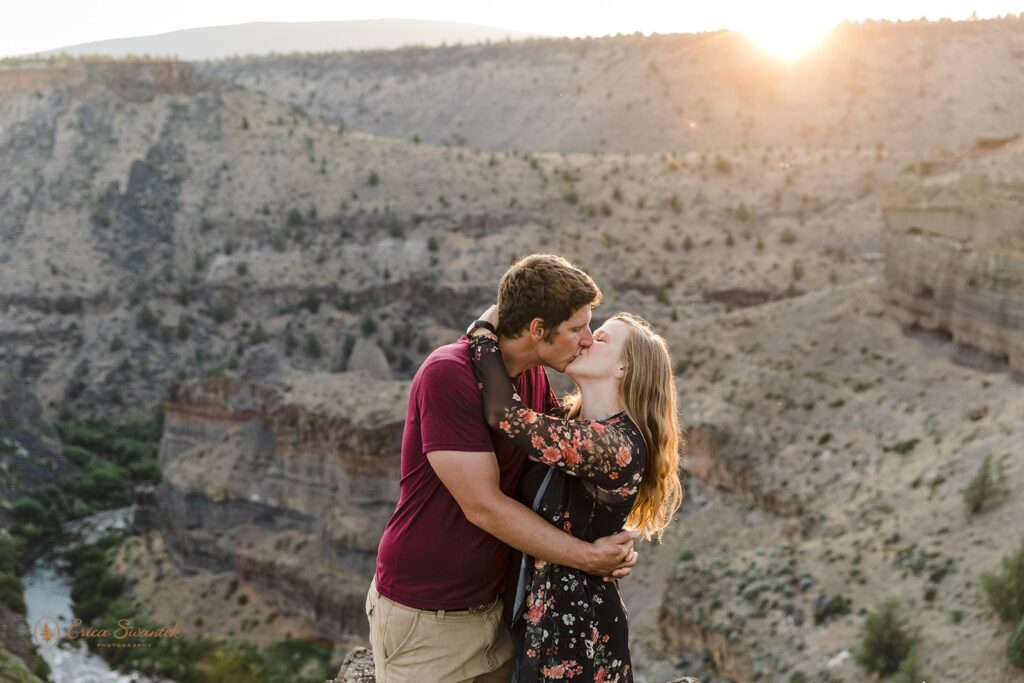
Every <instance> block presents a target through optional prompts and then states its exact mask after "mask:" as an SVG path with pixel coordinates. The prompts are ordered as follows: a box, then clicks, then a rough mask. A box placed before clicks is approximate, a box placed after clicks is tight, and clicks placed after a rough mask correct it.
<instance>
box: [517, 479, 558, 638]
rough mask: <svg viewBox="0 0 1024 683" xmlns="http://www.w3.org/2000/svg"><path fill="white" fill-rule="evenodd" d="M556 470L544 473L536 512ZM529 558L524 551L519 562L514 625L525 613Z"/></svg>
mask: <svg viewBox="0 0 1024 683" xmlns="http://www.w3.org/2000/svg"><path fill="white" fill-rule="evenodd" d="M554 471H555V468H554V467H549V468H548V473H547V474H545V475H544V481H542V482H541V484H540V488H539V489H537V495H536V496H534V497H533V511H534V512H536V511H537V508H538V507H540V499H541V498H543V497H544V491H546V490H547V488H548V482H549V481H551V473H552V472H554ZM529 558H530V556H529V555H527V554H526V553H523V561H522V562H520V563H519V581H518V582H516V599H515V603H514V604H513V607H512V620H511V622H510V623H511V624H513V625H515V623H516V621H518V620H519V617H520V616H521V615H522V613H523V602H524V601H525V600H526V567H527V564H526V563H527V561H528V560H529Z"/></svg>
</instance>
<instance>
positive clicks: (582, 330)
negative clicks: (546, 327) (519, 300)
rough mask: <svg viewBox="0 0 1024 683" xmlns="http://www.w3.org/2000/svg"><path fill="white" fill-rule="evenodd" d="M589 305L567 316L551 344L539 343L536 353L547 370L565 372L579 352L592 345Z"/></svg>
mask: <svg viewBox="0 0 1024 683" xmlns="http://www.w3.org/2000/svg"><path fill="white" fill-rule="evenodd" d="M590 316H591V311H590V304H587V305H585V306H581V307H580V308H578V309H577V310H576V312H575V313H573V314H572V315H571V316H569V319H568V320H566V321H564V322H562V324H561V325H559V326H558V328H557V332H556V334H555V337H554V339H552V340H551V342H550V343H549V342H545V341H543V340H542V341H540V342H539V343H538V344H537V353H538V355H540V360H541V362H542V363H543V364H544V365H546V366H548V367H549V368H554V369H555V370H558V371H559V372H565V366H566V365H568V364H569V363H570V362H571V361H572V360H573V359H574V358H576V356H578V355H579V354H580V351H582V350H583V349H585V348H587V347H588V346H590V345H591V344H593V343H594V337H593V336H592V335H591V334H590Z"/></svg>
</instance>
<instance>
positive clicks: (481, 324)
mask: <svg viewBox="0 0 1024 683" xmlns="http://www.w3.org/2000/svg"><path fill="white" fill-rule="evenodd" d="M478 327H482V328H484V329H485V330H487V331H488V332H490V333H491V334H493V335H495V336H497V334H498V331H497V330H496V329H494V325H492V324H490V323H489V322H487V321H486V320H474V321H473V323H472V324H471V325H470V326H469V329H468V330H466V334H467V335H470V334H472V333H473V330H475V329H476V328H478Z"/></svg>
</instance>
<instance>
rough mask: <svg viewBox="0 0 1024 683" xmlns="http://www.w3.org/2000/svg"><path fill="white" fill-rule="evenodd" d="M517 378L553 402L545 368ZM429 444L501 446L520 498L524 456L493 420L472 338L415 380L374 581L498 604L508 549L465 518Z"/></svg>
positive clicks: (509, 490) (424, 604)
mask: <svg viewBox="0 0 1024 683" xmlns="http://www.w3.org/2000/svg"><path fill="white" fill-rule="evenodd" d="M517 384H518V389H519V395H520V396H521V397H522V399H523V403H525V404H526V405H527V406H529V407H530V408H532V409H533V410H536V411H538V412H546V411H547V410H548V409H549V408H550V407H551V406H553V405H555V395H554V393H552V391H551V387H550V385H549V384H548V378H547V375H546V374H545V373H544V369H543V368H540V367H536V368H531V369H529V370H526V371H525V372H523V373H522V374H521V375H520V376H519V377H518V378H517ZM431 451H465V452H479V451H494V453H495V455H496V456H497V459H498V466H499V468H500V471H501V475H500V476H501V483H500V486H501V490H502V491H503V492H504V493H505V495H507V496H510V497H512V498H514V497H515V495H516V485H517V484H518V481H519V475H520V473H521V471H522V468H523V463H524V461H525V459H526V455H525V454H524V453H523V452H522V451H519V450H518V449H516V448H514V447H513V446H512V443H511V441H509V440H508V439H503V438H501V437H499V436H497V435H496V434H492V433H491V431H490V430H489V429H488V428H487V424H486V423H485V422H484V413H483V403H482V401H481V397H480V389H479V387H478V386H477V381H476V375H474V374H473V366H472V364H471V363H470V360H469V340H468V339H467V338H466V337H462V338H461V339H459V341H457V342H455V343H454V344H449V345H447V346H442V347H441V348H439V349H437V350H436V351H434V352H433V353H431V354H430V355H429V356H427V359H426V360H425V361H424V362H423V365H422V366H421V367H420V369H419V371H418V372H417V373H416V377H415V378H414V379H413V381H412V387H411V389H410V391H409V407H408V410H407V412H406V415H405V432H404V433H403V435H402V479H401V482H400V484H399V486H400V493H399V497H398V505H397V506H396V508H395V513H394V514H393V515H392V516H391V520H390V521H389V522H388V524H387V526H386V527H385V528H384V536H383V537H382V538H381V540H380V547H379V548H378V549H377V576H376V585H377V590H378V592H380V594H381V595H383V596H384V597H386V598H388V599H390V600H393V601H395V602H398V603H401V604H403V605H406V606H408V607H413V608H416V609H444V610H455V609H461V608H464V607H470V606H472V605H479V604H482V603H486V602H491V601H492V600H494V598H495V597H496V596H497V595H498V594H499V593H500V592H501V590H502V589H503V588H504V585H505V573H506V571H507V569H508V563H509V553H510V552H511V549H510V548H509V547H508V546H507V545H505V544H504V543H503V542H501V541H499V540H498V539H497V538H495V537H494V536H491V535H490V534H488V533H487V532H486V531H484V530H483V529H481V528H479V527H477V526H474V525H473V524H471V523H470V522H469V520H467V519H466V516H465V515H464V514H463V513H462V509H461V508H460V507H459V504H458V503H457V502H456V501H455V498H454V497H452V494H451V493H449V491H448V489H447V488H446V487H445V485H444V484H443V483H442V482H441V480H440V479H439V478H438V476H437V474H436V473H435V472H434V468H433V467H431V466H430V462H429V461H428V460H427V455H426V454H427V453H429V452H431Z"/></svg>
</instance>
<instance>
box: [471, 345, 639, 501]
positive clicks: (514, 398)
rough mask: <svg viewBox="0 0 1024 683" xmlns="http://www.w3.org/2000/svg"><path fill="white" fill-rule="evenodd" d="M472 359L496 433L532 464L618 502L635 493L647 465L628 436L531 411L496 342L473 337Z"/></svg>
mask: <svg viewBox="0 0 1024 683" xmlns="http://www.w3.org/2000/svg"><path fill="white" fill-rule="evenodd" d="M470 357H471V358H472V360H473V370H474V372H476V376H477V381H478V382H479V384H480V389H481V392H482V394H483V404H484V415H485V419H486V420H487V424H488V425H489V426H490V427H491V429H493V430H495V431H497V432H499V433H501V434H502V435H503V436H505V437H506V438H508V439H511V440H512V441H513V442H514V443H515V445H516V447H517V448H519V449H520V450H522V451H524V452H525V453H526V454H527V455H529V456H530V457H531V458H532V459H534V460H537V461H539V462H543V463H544V464H547V465H551V466H553V467H557V468H559V469H561V470H563V471H565V472H566V473H567V474H570V475H572V476H574V477H579V478H581V479H586V480H587V481H590V482H592V483H593V484H595V485H596V486H598V487H599V488H601V489H604V490H605V491H606V492H608V493H610V494H612V495H614V496H615V497H617V498H623V499H624V498H626V497H628V496H629V495H631V494H633V493H635V492H636V490H637V489H638V487H639V485H640V479H641V478H642V476H643V459H642V457H641V456H642V453H641V452H640V450H639V449H638V448H637V445H636V444H635V443H634V441H633V440H632V439H630V438H629V436H628V435H627V434H625V433H624V432H623V431H622V430H620V429H618V428H616V427H614V426H613V425H605V424H602V423H600V422H596V421H592V420H565V419H560V418H556V417H551V416H548V415H542V414H540V413H538V412H535V411H533V410H530V409H529V408H527V407H526V406H525V405H524V404H523V402H522V400H521V399H520V397H519V395H518V394H517V393H516V392H515V389H514V387H513V385H512V380H511V379H510V378H509V376H508V374H507V373H506V370H505V363H504V361H503V360H502V358H501V351H500V350H499V349H498V343H497V341H496V340H495V339H494V338H493V337H490V336H487V335H477V336H473V337H472V338H471V339H470Z"/></svg>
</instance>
